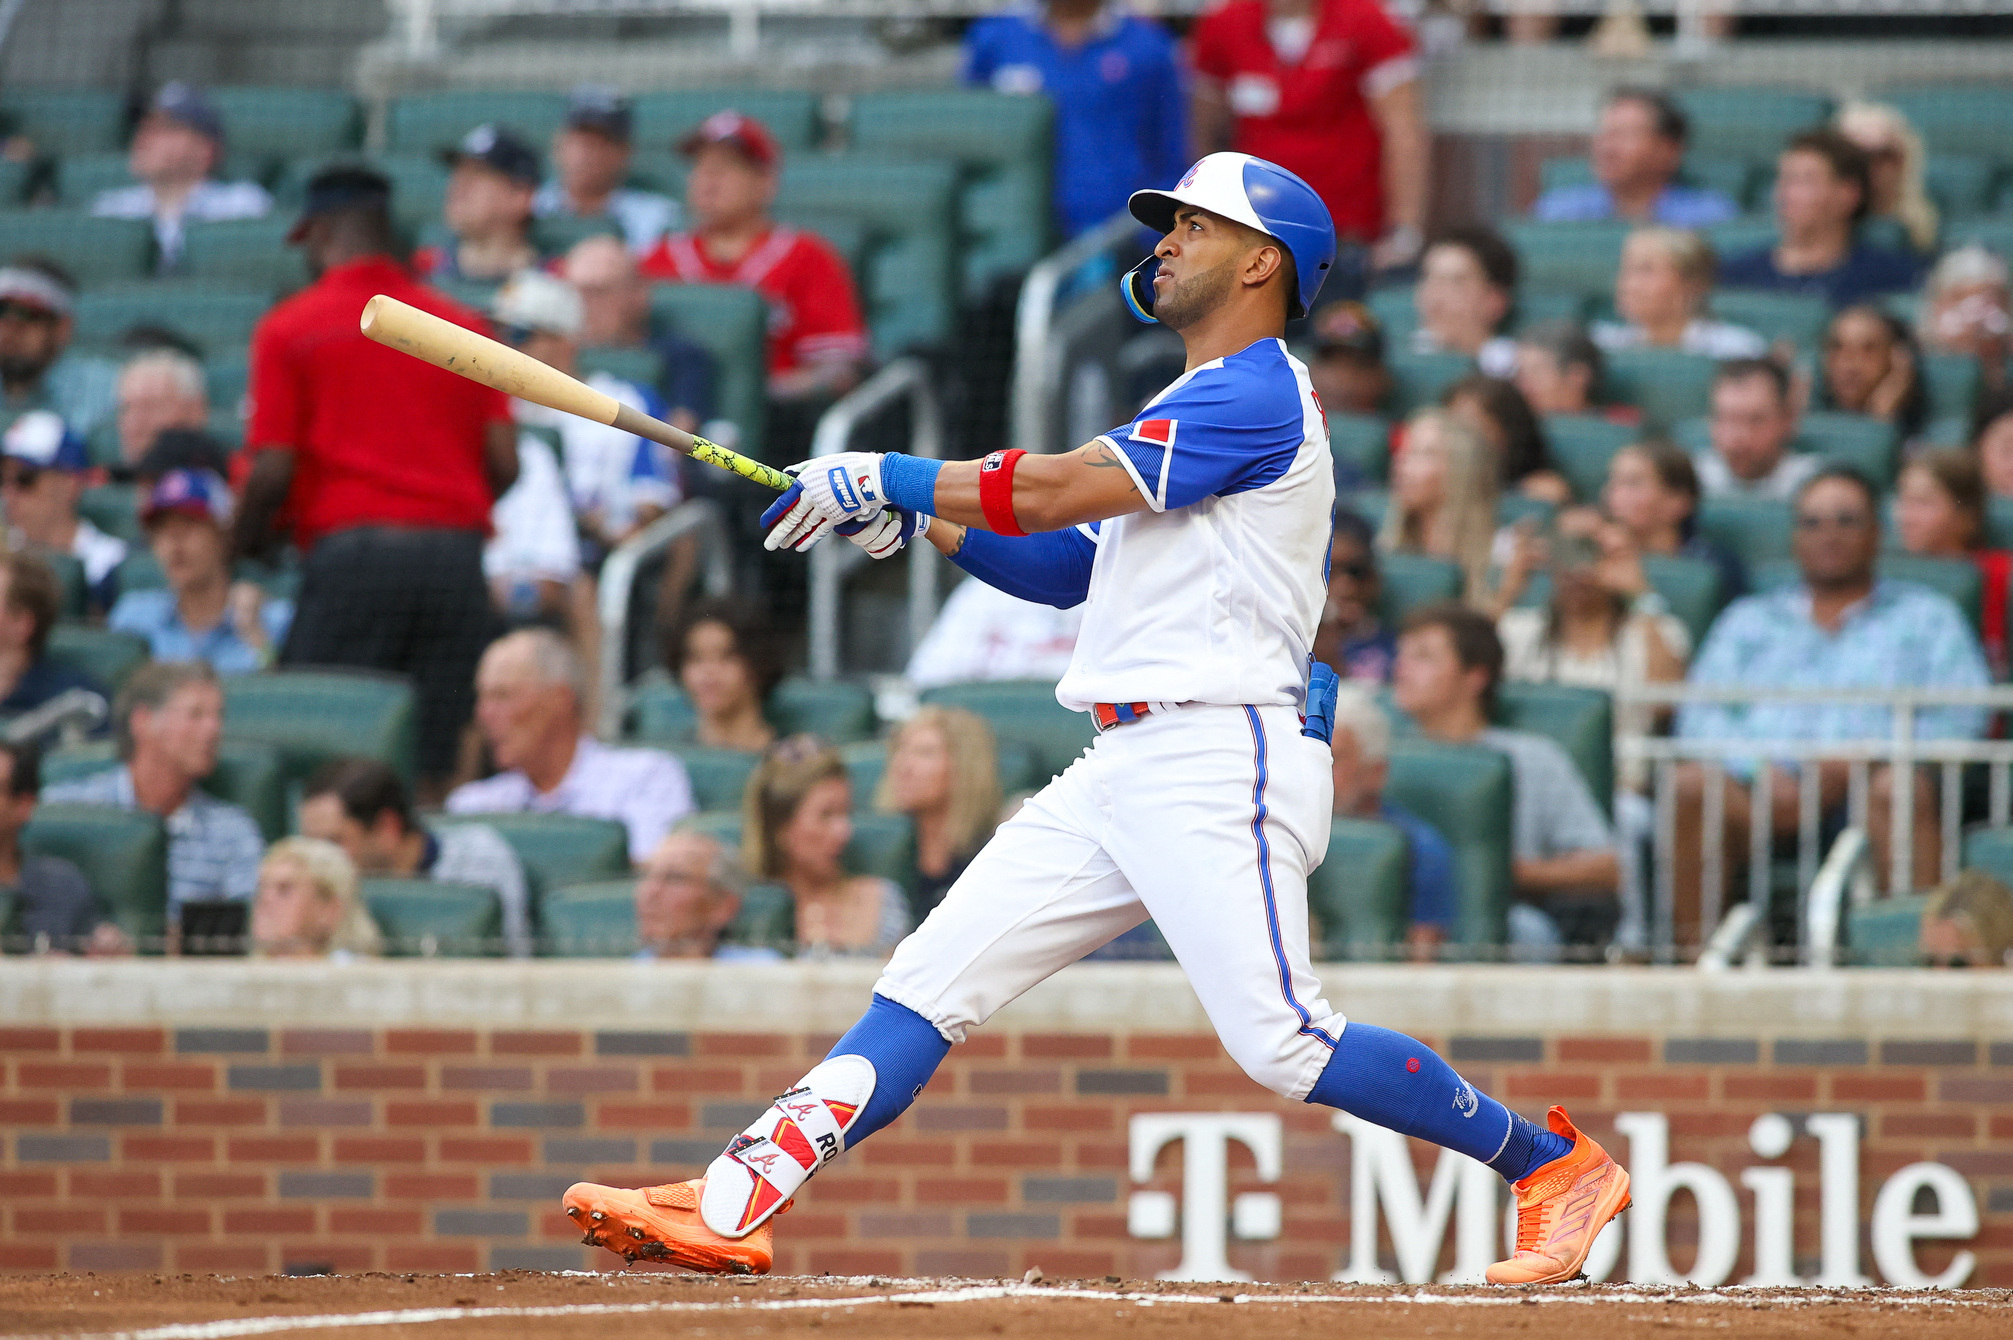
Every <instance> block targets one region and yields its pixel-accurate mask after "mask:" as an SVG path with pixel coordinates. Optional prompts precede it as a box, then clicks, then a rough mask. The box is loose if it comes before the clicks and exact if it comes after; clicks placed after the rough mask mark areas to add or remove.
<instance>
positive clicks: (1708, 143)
mask: <svg viewBox="0 0 2013 1340" xmlns="http://www.w3.org/2000/svg"><path fill="white" fill-rule="evenodd" d="M1676 97H1677V100H1678V102H1679V104H1680V105H1681V106H1683V108H1684V110H1685V114H1686V115H1687V116H1688V117H1690V118H1691V139H1690V145H1689V147H1690V149H1691V151H1692V152H1693V153H1697V154H1701V155H1706V156H1709V157H1717V158H1738V159H1745V160H1747V161H1748V162H1753V163H1773V162H1774V161H1775V156H1776V154H1777V153H1778V152H1780V151H1781V149H1782V142H1783V141H1784V140H1786V139H1788V138H1789V137H1790V136H1791V135H1794V134H1795V133H1796V132H1797V131H1799V130H1807V129H1809V128H1810V127H1812V126H1815V125H1820V124H1822V123H1823V122H1825V121H1827V120H1829V119H1830V117H1831V99H1829V98H1827V97H1825V96H1823V95H1822V94H1818V93H1812V92H1810V91H1809V90H1807V89H1801V88H1770V87H1767V86H1764V85H1740V84H1705V85H1699V86H1697V87H1694V88H1688V89H1680V90H1677V91H1676Z"/></svg>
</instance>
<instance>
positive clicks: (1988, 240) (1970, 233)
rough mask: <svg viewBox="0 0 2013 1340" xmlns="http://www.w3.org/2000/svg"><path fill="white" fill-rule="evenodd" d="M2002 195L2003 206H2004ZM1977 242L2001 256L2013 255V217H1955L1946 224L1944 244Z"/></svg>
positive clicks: (1946, 245)
mask: <svg viewBox="0 0 2013 1340" xmlns="http://www.w3.org/2000/svg"><path fill="white" fill-rule="evenodd" d="M2003 200H2004V198H2003V197H2002V207H2003ZM1971 242H1976V243H1977V244H1978V245H1979V246H1981V247H1985V248H1987V249H1988V250H1990V251H1992V252H1994V253H1995V254H1997V255H1999V256H2002V257H2004V256H2013V219H2007V218H1996V219H1953V220H1949V221H1947V222H1946V223H1945V224H1944V228H1943V245H1944V246H1945V247H1946V248H1952V249H1954V248H1957V247H1961V246H1964V245H1966V244H1967V243H1971Z"/></svg>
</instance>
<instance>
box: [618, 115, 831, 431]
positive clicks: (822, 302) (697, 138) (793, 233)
mask: <svg viewBox="0 0 2013 1340" xmlns="http://www.w3.org/2000/svg"><path fill="white" fill-rule="evenodd" d="M678 148H679V150H680V151H681V152H683V153H684V154H685V155H686V156H687V157H688V158H690V159H691V160H692V174H691V176H689V177H687V178H686V180H685V212H686V215H687V217H689V218H690V220H691V223H692V231H690V232H685V233H673V234H672V235H671V236H669V237H667V238H665V239H664V240H663V241H662V242H660V243H658V244H657V246H656V248H655V249H654V250H653V251H651V252H650V254H649V255H647V256H645V257H644V258H643V273H644V274H646V275H648V276H649V277H651V278H652V279H668V280H671V281H672V282H674V283H681V284H740V285H742V286H743V287H746V288H752V289H755V290H757V291H758V292H760V293H761V295H762V297H763V298H764V299H766V300H767V302H768V304H769V396H770V398H771V399H772V400H776V401H779V402H786V403H787V402H792V401H805V400H823V399H829V398H830V397H831V396H833V395H837V394H841V393H843V392H845V391H847V390H849V389H851V388H852V386H853V384H854V383H855V382H857V381H858V380H859V378H860V367H861V365H862V364H863V363H865V362H866V359H867V328H866V323H865V322H864V321H862V320H861V319H860V300H859V296H858V294H857V293H856V292H855V291H854V288H853V276H852V273H851V271H850V270H848V269H847V267H846V262H845V259H844V258H843V257H841V256H840V255H839V253H838V252H836V251H834V250H833V249H832V246H831V244H830V243H829V242H827V241H825V240H824V239H823V238H821V237H818V236H816V235H815V234H812V233H807V232H801V231H799V230H798V229H795V228H787V227H784V226H782V225H781V224H778V223H777V222H776V221H775V220H774V219H772V218H771V217H770V215H769V207H770V206H771V205H772V204H774V203H775V199H776V183H777V173H778V169H779V168H780V167H781V166H782V157H783V155H782V151H781V150H780V149H779V148H778V147H777V145H776V141H775V138H774V137H773V136H772V135H770V134H769V130H768V127H766V126H764V125H763V124H762V123H761V122H760V121H757V120H755V119H754V118H753V117H751V116H743V115H742V114H741V113H739V112H735V111H724V112H716V113H714V114H713V115H712V116H709V117H707V118H706V120H705V121H703V122H701V123H700V125H699V128H698V129H697V130H694V131H693V132H692V133H691V134H690V135H687V136H686V137H685V138H684V139H683V140H682V141H680V142H679V145H678Z"/></svg>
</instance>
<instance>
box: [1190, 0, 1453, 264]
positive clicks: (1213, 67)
mask: <svg viewBox="0 0 2013 1340" xmlns="http://www.w3.org/2000/svg"><path fill="white" fill-rule="evenodd" d="M1189 46H1190V49H1191V57H1190V59H1191V60H1192V61H1193V63H1194V66H1195V79H1194V84H1195V93H1194V100H1193V105H1192V112H1191V115H1192V119H1193V123H1194V127H1195V145H1196V152H1197V153H1208V152H1209V151H1211V150H1212V149H1235V150H1238V151H1239V152H1241V153H1249V154H1256V155H1258V156H1259V157H1261V158H1266V159H1270V160H1271V161H1272V162H1274V163H1277V164H1279V166H1281V167H1283V168H1286V169H1287V170H1288V171H1291V172H1296V173H1298V174H1299V175H1300V176H1301V177H1303V178H1304V179H1305V180H1306V181H1307V183H1308V185H1310V186H1312V187H1313V188H1314V189H1315V191H1317V192H1318V193H1319V194H1320V196H1321V198H1322V199H1323V200H1324V201H1326V202H1327V204H1328V210H1329V213H1330V215H1331V216H1332V217H1333V219H1334V221H1335V233H1336V236H1337V237H1338V238H1340V239H1342V241H1343V243H1344V250H1343V252H1342V253H1341V254H1339V255H1338V257H1337V262H1336V263H1337V269H1338V271H1339V272H1340V275H1341V278H1342V279H1343V281H1344V283H1349V284H1352V286H1353V287H1355V288H1358V289H1360V286H1361V284H1362V280H1363V276H1362V275H1361V273H1360V271H1361V268H1362V266H1363V264H1364V262H1365V260H1366V259H1367V261H1368V264H1369V268H1371V269H1373V270H1388V269H1392V268H1395V267H1398V266H1404V265H1409V264H1411V263H1412V262H1413V261H1414V260H1416V259H1418V256H1419V249H1420V247H1421V246H1422V245H1423V244H1424V242H1425V234H1424V232H1423V229H1424V228H1425V225H1426V170H1427V165H1428V160H1429V159H1430V158H1431V157H1432V154H1431V149H1430V141H1429V137H1428V135H1427V131H1426V118H1425V111H1424V108H1423V107H1422V105H1421V104H1422V102H1423V97H1422V94H1421V93H1420V81H1419V62H1418V53H1417V49H1416V44H1415V43H1414V41H1413V39H1412V34H1411V33H1410V32H1409V31H1407V30H1406V28H1405V25H1404V23H1403V22H1402V21H1401V20H1399V19H1397V18H1396V17H1394V16H1393V15H1392V14H1390V13H1389V12H1388V11H1387V10H1386V8H1385V6H1384V5H1383V4H1381V3H1380V2H1379V0H1228V3H1226V4H1222V5H1219V6H1217V7H1216V8H1214V9H1212V10H1211V11H1210V12H1209V13H1207V14H1205V15H1203V17H1202V18H1200V19H1198V20H1196V23H1195V28H1194V30H1193V31H1192V32H1191V33H1190V35H1189ZM1350 243H1353V244H1354V245H1353V246H1350V245H1348V244H1350ZM1366 247H1368V248H1373V249H1372V250H1371V251H1370V252H1369V253H1368V255H1367V257H1366V256H1365V254H1364V252H1363V250H1362V249H1363V248H1366ZM1352 271H1355V272H1356V273H1354V274H1352V273H1351V272H1352ZM1330 291H1331V293H1332V294H1333V296H1335V297H1343V298H1349V297H1358V296H1361V295H1360V292H1352V291H1345V290H1342V289H1340V286H1335V287H1331V290H1330Z"/></svg>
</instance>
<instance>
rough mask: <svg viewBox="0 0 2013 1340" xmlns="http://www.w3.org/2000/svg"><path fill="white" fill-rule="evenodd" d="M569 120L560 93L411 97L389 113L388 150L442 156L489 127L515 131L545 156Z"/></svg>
mask: <svg viewBox="0 0 2013 1340" xmlns="http://www.w3.org/2000/svg"><path fill="white" fill-rule="evenodd" d="M565 119H566V97H565V95H564V94H560V93H534V92H529V91H526V90H523V89H503V88H457V89H444V90H441V91H438V92H434V93H407V94H404V95H402V96H400V97H396V98H393V99H392V100H391V103H390V106H389V107H388V108H387V111H386V119H385V147H386V148H387V149H389V150H391V151H392V152H393V153H401V154H428V153H438V152H440V151H441V150H443V149H452V148H453V147H454V146H455V145H457V144H459V143H460V142H461V137H462V136H464V135H466V134H467V133H468V132H469V131H471V130H474V129H475V128H476V127H477V126H479V125H482V124H484V123H485V122H487V123H489V124H492V125H497V126H507V127H509V128H510V129H511V130H514V131H516V132H517V133H518V134H519V135H521V136H523V137H524V139H525V141H526V143H528V144H529V145H530V146H531V148H532V149H533V150H534V151H535V152H537V153H538V154H540V155H541V156H542V155H543V154H544V152H545V148H546V145H547V144H548V143H549V142H550V141H551V139H552V132H553V131H555V130H557V129H559V125H560V123H561V122H562V121H564V120H565Z"/></svg>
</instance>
